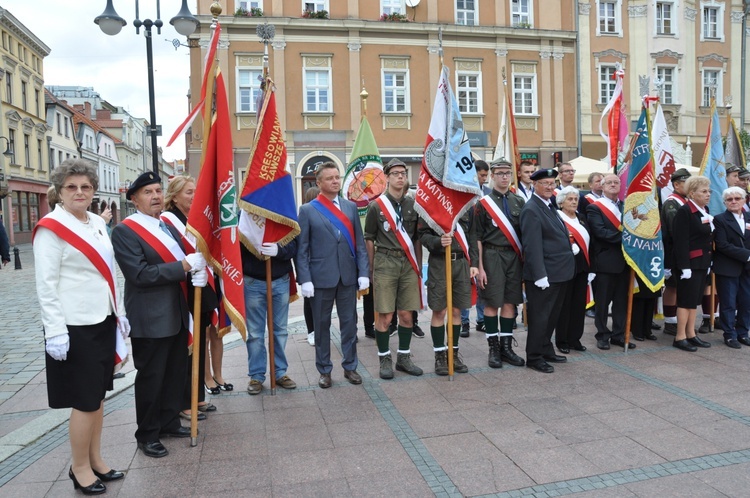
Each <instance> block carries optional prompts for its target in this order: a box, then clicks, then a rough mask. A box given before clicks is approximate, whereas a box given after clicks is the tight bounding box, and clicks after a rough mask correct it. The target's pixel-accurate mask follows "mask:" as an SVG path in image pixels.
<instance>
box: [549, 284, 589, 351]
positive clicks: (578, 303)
mask: <svg viewBox="0 0 750 498" xmlns="http://www.w3.org/2000/svg"><path fill="white" fill-rule="evenodd" d="M587 284H588V273H586V272H580V273H577V274H576V276H575V277H573V280H570V281H569V282H567V283H566V284H565V289H564V290H563V303H562V308H561V310H560V317H559V318H558V319H557V326H556V327H555V344H557V346H558V347H568V348H569V347H571V346H578V345H579V344H580V343H581V337H582V336H583V322H584V319H585V317H586V287H587Z"/></svg>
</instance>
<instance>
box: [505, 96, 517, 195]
mask: <svg viewBox="0 0 750 498" xmlns="http://www.w3.org/2000/svg"><path fill="white" fill-rule="evenodd" d="M510 94H511V92H508V91H507V88H506V92H505V98H506V100H507V101H508V125H509V126H510V139H511V142H512V143H513V155H512V156H511V157H506V158H505V159H506V161H510V162H512V163H513V171H514V176H515V178H514V183H516V184H518V178H519V168H521V152H520V151H519V150H518V136H517V135H516V117H515V116H514V115H513V102H511V100H510Z"/></svg>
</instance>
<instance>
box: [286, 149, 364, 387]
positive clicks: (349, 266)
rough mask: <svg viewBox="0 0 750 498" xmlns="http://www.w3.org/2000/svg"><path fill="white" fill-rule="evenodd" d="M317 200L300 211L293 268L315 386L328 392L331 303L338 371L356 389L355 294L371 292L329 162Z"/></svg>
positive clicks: (350, 213) (360, 244) (352, 207)
mask: <svg viewBox="0 0 750 498" xmlns="http://www.w3.org/2000/svg"><path fill="white" fill-rule="evenodd" d="M315 181H316V183H317V186H318V188H319V189H320V195H318V197H317V199H315V200H313V201H311V202H308V203H307V204H303V205H302V206H300V209H299V227H300V234H299V236H298V237H297V258H296V259H295V266H296V269H297V278H298V280H299V282H300V283H301V286H300V294H301V295H302V297H306V298H311V300H310V305H311V307H312V313H313V324H314V326H315V367H316V368H317V369H318V372H319V373H320V378H319V379H318V385H319V386H320V387H321V388H322V389H327V388H329V387H331V386H332V385H333V381H332V380H331V371H332V370H333V364H332V363H331V311H332V310H333V304H334V302H335V303H336V311H337V312H338V315H339V330H340V333H341V351H342V353H343V358H342V360H341V366H342V367H343V369H344V378H346V379H347V380H348V381H349V383H351V384H361V383H362V377H361V376H360V375H359V374H358V373H357V366H358V365H359V360H358V358H357V289H359V290H365V289H368V288H369V287H370V277H369V275H370V266H369V264H368V261H367V251H366V250H365V243H364V239H363V238H362V227H361V225H360V223H359V215H358V214H357V205H356V204H354V203H353V202H351V201H349V200H346V199H344V198H343V197H341V196H339V191H340V190H341V173H339V169H338V167H337V166H336V165H335V164H334V163H331V162H326V163H323V164H321V165H320V166H318V169H317V171H316V172H315Z"/></svg>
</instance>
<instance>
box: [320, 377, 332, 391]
mask: <svg viewBox="0 0 750 498" xmlns="http://www.w3.org/2000/svg"><path fill="white" fill-rule="evenodd" d="M318 385H319V386H320V387H321V388H322V389H328V388H329V387H331V386H332V385H333V381H332V380H331V374H320V379H318Z"/></svg>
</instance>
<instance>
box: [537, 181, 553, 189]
mask: <svg viewBox="0 0 750 498" xmlns="http://www.w3.org/2000/svg"><path fill="white" fill-rule="evenodd" d="M536 185H537V187H547V188H549V187H554V186H555V182H541V181H539V182H536Z"/></svg>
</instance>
